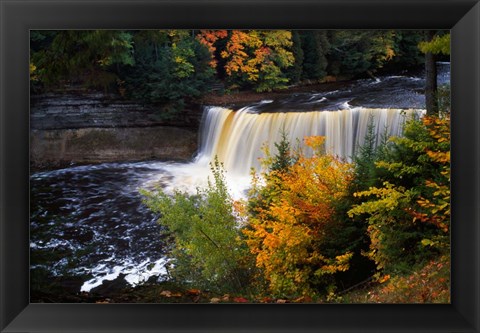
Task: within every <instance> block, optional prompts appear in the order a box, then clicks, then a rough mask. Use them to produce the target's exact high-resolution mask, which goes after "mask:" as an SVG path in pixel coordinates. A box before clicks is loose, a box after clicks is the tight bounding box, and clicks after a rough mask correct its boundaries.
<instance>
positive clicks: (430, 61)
mask: <svg viewBox="0 0 480 333" xmlns="http://www.w3.org/2000/svg"><path fill="white" fill-rule="evenodd" d="M434 36H435V31H432V30H430V31H427V41H428V42H429V41H431V40H432V39H433V37H434ZM425 102H426V107H427V115H429V116H432V115H438V100H437V66H436V63H435V55H434V54H433V53H431V52H427V53H425Z"/></svg>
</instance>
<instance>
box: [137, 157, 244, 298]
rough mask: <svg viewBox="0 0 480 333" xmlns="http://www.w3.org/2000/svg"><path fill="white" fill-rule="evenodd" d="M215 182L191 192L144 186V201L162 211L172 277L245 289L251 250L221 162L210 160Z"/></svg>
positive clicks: (194, 283)
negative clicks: (151, 189)
mask: <svg viewBox="0 0 480 333" xmlns="http://www.w3.org/2000/svg"><path fill="white" fill-rule="evenodd" d="M212 173H213V182H212V181H210V180H209V182H208V186H207V187H206V188H204V189H197V193H196V194H195V195H189V194H187V193H180V192H175V193H174V195H173V196H169V195H167V194H165V193H164V192H162V191H161V190H160V191H158V192H156V193H153V192H147V191H142V194H143V195H145V197H146V199H145V203H146V205H147V206H148V207H149V208H150V209H151V210H152V211H153V212H156V213H158V214H160V215H161V217H160V218H159V220H158V223H160V224H161V225H164V226H165V227H166V229H165V232H164V233H165V235H166V236H169V237H171V238H172V239H173V248H172V251H171V254H170V255H171V258H172V262H171V263H172V264H173V265H172V266H173V270H172V276H173V278H174V279H175V280H176V281H178V282H181V283H184V282H186V281H188V283H189V284H191V285H192V286H194V287H196V288H201V289H207V290H213V291H216V292H242V291H245V289H246V287H247V285H248V283H249V282H248V280H249V278H250V270H249V264H248V263H249V252H248V250H247V248H246V246H245V245H244V243H243V242H242V240H241V233H240V231H239V230H240V229H239V225H238V223H237V216H236V213H235V212H234V210H233V208H232V207H234V205H233V201H232V199H231V198H230V196H229V194H228V191H227V187H226V184H225V178H224V174H223V170H222V166H221V164H220V163H219V162H218V160H215V162H214V163H213V164H212Z"/></svg>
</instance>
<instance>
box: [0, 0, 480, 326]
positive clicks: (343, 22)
mask: <svg viewBox="0 0 480 333" xmlns="http://www.w3.org/2000/svg"><path fill="white" fill-rule="evenodd" d="M0 24H1V28H0V29H1V30H0V33H1V40H0V42H1V44H0V52H1V56H0V61H1V62H0V79H1V80H0V103H1V104H0V108H1V113H0V126H1V127H0V128H1V132H0V147H1V148H0V149H1V151H0V154H1V155H0V166H1V168H0V186H1V190H0V238H1V239H0V251H1V252H0V274H1V275H0V330H1V332H107V331H108V332H190V331H192V332H194V331H202V332H280V331H281V332H304V331H305V332H307V331H309V332H310V331H315V332H330V331H334V332H344V331H349V332H355V331H358V332H403V331H405V332H409V331H412V332H480V321H479V313H480V308H479V305H480V287H479V281H480V276H479V269H480V265H479V252H480V251H479V244H480V239H479V230H480V227H479V225H480V220H479V214H480V210H479V207H480V197H479V188H480V187H479V174H480V172H479V170H480V168H479V167H480V154H479V151H480V145H479V139H480V126H479V125H480V123H479V117H480V108H479V106H480V102H479V95H480V73H479V72H480V4H479V3H478V1H472V0H456V1H454V0H418V1H415V0H413V1H412V0H406V1H398V0H394V1H390V0H383V1H382V0H324V1H322V0H299V1H294V0H277V1H274V0H255V1H250V0H243V1H240V0H230V1H225V0H224V1H219V0H197V1H194V0H177V1H157V0H139V1H138V0H137V1H135V0H120V1H115V0H102V1H75V0H62V1H59V0H48V1H47V0H38V1H36V0H0ZM88 28H90V29H145V28H211V29H220V28H230V29H232V28H237V29H238V28H258V29H260V28H265V29H267V28H268V29H272V28H289V29H322V28H330V29H332V28H338V29H340V28H341V29H389V28H392V29H451V36H452V52H451V71H452V72H451V83H452V110H453V111H452V122H451V124H452V187H451V190H452V194H453V195H452V222H453V223H452V290H451V292H452V303H451V304H443V305H401V304H396V305H393V304H390V305H385V304H383V305H376V304H370V305H367V304H362V305H357V304H348V305H343V304H336V305H335V304H329V305H316V304H295V305H293V304H282V305H264V304H262V305H254V304H250V305H245V304H202V305H185V304H179V305H176V304H152V305H147V304H30V303H29V74H28V60H29V59H28V58H29V30H30V29H88Z"/></svg>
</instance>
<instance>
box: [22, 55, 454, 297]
mask: <svg viewBox="0 0 480 333" xmlns="http://www.w3.org/2000/svg"><path fill="white" fill-rule="evenodd" d="M439 69H440V75H439V84H443V83H447V82H448V81H449V64H445V63H443V64H442V63H441V64H439ZM423 86H424V80H423V79H422V78H421V76H408V75H407V76H386V77H380V78H378V79H368V80H358V81H354V82H349V83H346V84H344V85H342V86H340V87H338V89H337V90H333V91H322V92H311V93H298V94H292V95H291V96H289V97H288V98H284V99H280V100H274V101H262V102H260V103H256V104H252V105H251V106H250V107H249V109H250V110H251V111H252V112H255V113H263V112H274V111H275V112H287V111H288V112H295V111H313V110H315V111H322V110H331V111H333V110H340V109H345V108H349V107H360V106H361V107H365V108H398V109H404V108H405V109H406V108H417V109H423V108H424V105H425V98H424V95H423ZM175 168H181V165H177V164H175V163H168V162H155V161H152V162H141V163H110V164H100V165H90V166H88V165H87V166H78V167H72V168H66V169H60V170H54V171H48V172H40V173H35V174H32V175H31V178H30V199H31V200H30V206H31V214H30V217H31V218H30V249H31V257H30V261H31V263H30V264H31V290H32V299H31V301H32V302H35V301H36V299H35V297H36V296H35V295H38V293H39V292H43V291H46V290H48V289H49V288H53V289H55V288H58V287H60V288H63V289H64V290H66V291H68V292H72V293H78V292H80V291H95V290H100V288H102V284H105V282H106V281H116V282H117V283H118V286H119V287H122V286H125V285H126V284H127V283H129V284H133V285H135V284H140V283H142V282H145V281H149V280H150V281H151V280H152V279H153V280H158V279H164V278H166V275H167V271H166V268H165V264H166V259H165V253H166V252H167V247H168V244H166V242H165V240H164V239H162V237H160V231H161V226H159V225H158V224H157V223H156V218H157V217H156V216H154V215H153V214H152V213H151V212H150V211H149V210H148V209H147V208H146V207H145V206H144V205H143V204H142V202H141V195H140V194H139V192H138V190H139V188H144V187H148V186H150V185H149V184H151V180H152V179H155V182H156V183H159V184H161V183H162V182H163V183H164V184H169V185H172V184H171V183H172V182H173V180H172V174H171V171H172V169H175ZM149 181H150V183H149ZM173 185H175V184H173Z"/></svg>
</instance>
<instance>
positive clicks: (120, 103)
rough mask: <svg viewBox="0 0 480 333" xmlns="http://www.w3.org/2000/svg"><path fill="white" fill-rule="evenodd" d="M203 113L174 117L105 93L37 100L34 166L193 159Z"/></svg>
mask: <svg viewBox="0 0 480 333" xmlns="http://www.w3.org/2000/svg"><path fill="white" fill-rule="evenodd" d="M201 114H202V110H201V108H200V107H196V108H190V110H188V109H187V110H184V111H183V112H180V113H179V114H178V115H177V116H176V117H174V118H173V117H168V114H166V113H165V112H164V111H160V110H158V109H157V108H156V107H154V106H151V105H142V104H140V103H138V102H132V101H126V100H123V99H121V98H120V97H119V96H115V95H107V94H102V93H86V92H78V91H75V92H72V91H71V92H67V93H62V94H58V93H52V94H45V95H37V96H32V98H31V104H30V162H31V166H32V168H33V169H39V168H42V169H43V168H56V167H63V166H67V165H71V164H86V163H103V162H120V161H138V160H147V159H161V160H189V159H191V158H192V156H193V155H194V153H195V152H196V150H197V141H198V140H197V137H198V134H197V132H198V126H199V123H200V119H201Z"/></svg>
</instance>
